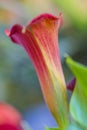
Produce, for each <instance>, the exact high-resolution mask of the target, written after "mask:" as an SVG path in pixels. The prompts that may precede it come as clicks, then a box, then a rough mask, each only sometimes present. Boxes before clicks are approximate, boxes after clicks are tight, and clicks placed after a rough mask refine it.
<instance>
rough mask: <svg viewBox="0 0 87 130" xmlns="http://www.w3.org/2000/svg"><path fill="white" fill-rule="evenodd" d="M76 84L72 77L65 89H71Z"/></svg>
mask: <svg viewBox="0 0 87 130" xmlns="http://www.w3.org/2000/svg"><path fill="white" fill-rule="evenodd" d="M75 85H76V78H73V79H72V80H71V81H70V82H69V83H68V85H67V89H69V90H70V91H73V90H74V88H75Z"/></svg>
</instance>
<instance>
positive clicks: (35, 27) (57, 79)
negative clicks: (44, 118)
mask: <svg viewBox="0 0 87 130" xmlns="http://www.w3.org/2000/svg"><path fill="white" fill-rule="evenodd" d="M61 24H62V17H61V14H60V15H59V17H55V16H53V15H50V14H42V15H40V16H38V17H37V18H35V19H34V20H32V21H31V22H30V23H29V24H27V25H26V26H25V27H23V26H21V25H17V24H16V25H14V26H13V27H12V29H11V31H7V32H6V33H7V35H8V36H9V37H10V38H11V40H12V41H13V42H15V43H17V44H20V45H21V46H23V47H24V48H25V50H26V52H27V53H28V55H29V57H30V58H31V60H32V62H33V64H34V67H35V69H36V72H37V75H38V78H39V81H40V84H41V89H42V92H43V95H44V98H45V101H46V103H47V105H48V107H49V109H50V111H51V112H52V114H53V116H54V117H55V119H56V121H57V122H58V124H59V126H60V127H65V126H66V125H67V123H68V103H67V94H66V84H65V81H64V76H63V72H62V67H61V61H60V54H59V48H58V30H59V27H60V26H61Z"/></svg>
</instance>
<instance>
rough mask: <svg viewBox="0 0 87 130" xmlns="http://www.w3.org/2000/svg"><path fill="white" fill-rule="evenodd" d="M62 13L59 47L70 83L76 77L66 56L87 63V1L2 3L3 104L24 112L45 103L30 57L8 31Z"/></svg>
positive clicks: (0, 83)
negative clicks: (36, 18) (41, 17)
mask: <svg viewBox="0 0 87 130" xmlns="http://www.w3.org/2000/svg"><path fill="white" fill-rule="evenodd" d="M59 12H62V13H63V20H64V24H63V26H62V28H61V29H60V31H59V48H60V54H61V61H62V65H63V70H64V75H65V79H66V83H67V82H68V81H69V80H70V79H71V78H72V76H73V75H72V74H71V72H70V71H69V69H68V67H67V66H66V64H65V59H64V54H65V53H68V54H69V55H71V56H72V57H73V58H74V59H75V60H77V61H79V62H80V63H82V64H85V65H86V64H87V0H0V101H6V102H8V103H11V104H12V105H14V106H15V107H16V108H17V109H19V110H20V111H21V112H26V110H27V109H29V107H30V106H32V105H34V106H36V105H37V104H41V103H43V102H44V101H43V97H42V93H41V90H40V85H39V82H38V79H37V76H36V73H35V70H34V68H33V66H32V64H31V61H30V59H29V57H28V56H27V54H26V53H25V51H24V49H23V48H21V47H20V46H18V45H15V44H13V43H12V42H11V41H10V39H9V38H8V37H6V35H5V33H4V30H5V29H6V28H11V26H12V25H13V24H15V23H21V24H23V25H25V24H26V23H27V22H28V21H29V20H30V19H31V18H33V17H35V16H36V15H38V14H41V13H52V14H54V15H58V14H59Z"/></svg>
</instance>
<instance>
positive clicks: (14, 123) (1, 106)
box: [0, 103, 23, 130]
mask: <svg viewBox="0 0 87 130" xmlns="http://www.w3.org/2000/svg"><path fill="white" fill-rule="evenodd" d="M21 121H22V117H21V115H20V114H19V112H18V111H17V110H15V109H14V108H13V107H12V106H10V105H8V104H6V103H0V130H23V129H22V128H21Z"/></svg>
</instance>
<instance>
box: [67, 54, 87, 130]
mask: <svg viewBox="0 0 87 130" xmlns="http://www.w3.org/2000/svg"><path fill="white" fill-rule="evenodd" d="M66 62H67V64H68V66H69V68H70V69H71V70H72V72H73V74H74V76H75V77H76V79H77V83H76V86H75V89H74V92H73V94H72V97H71V101H70V113H71V115H72V117H73V119H74V120H75V121H76V122H77V123H79V125H80V126H81V127H83V129H84V130H85V129H87V123H86V121H87V67H85V66H83V65H81V64H79V63H77V62H75V61H73V60H72V59H71V58H70V57H69V56H68V57H67V58H66Z"/></svg>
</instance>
